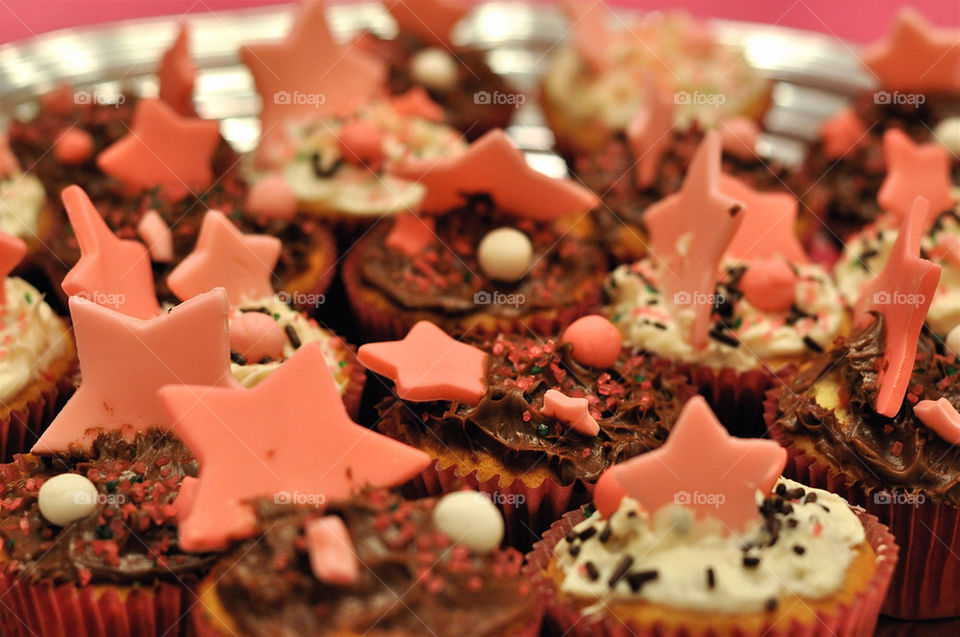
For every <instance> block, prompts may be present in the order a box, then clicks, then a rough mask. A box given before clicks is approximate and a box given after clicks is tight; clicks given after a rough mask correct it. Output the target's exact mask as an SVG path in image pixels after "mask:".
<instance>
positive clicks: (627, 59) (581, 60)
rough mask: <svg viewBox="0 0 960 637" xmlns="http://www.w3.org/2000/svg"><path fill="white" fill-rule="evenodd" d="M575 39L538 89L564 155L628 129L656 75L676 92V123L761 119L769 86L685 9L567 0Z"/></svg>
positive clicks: (554, 57)
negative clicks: (633, 15) (644, 9)
mask: <svg viewBox="0 0 960 637" xmlns="http://www.w3.org/2000/svg"><path fill="white" fill-rule="evenodd" d="M564 7H565V9H566V12H567V16H568V18H569V21H570V23H571V25H570V33H571V38H570V42H569V43H567V44H561V45H560V46H559V47H557V48H556V49H555V50H554V51H553V52H552V53H551V56H550V59H549V60H548V63H547V68H546V70H545V71H544V75H543V80H542V82H541V87H540V98H541V99H540V101H541V104H542V106H543V110H544V115H545V116H546V118H547V123H548V125H549V126H550V128H551V129H552V130H553V133H554V136H555V137H556V143H557V147H558V149H559V150H560V151H561V152H562V153H564V154H576V153H588V152H592V151H596V150H598V149H600V148H601V147H602V146H603V144H604V143H605V142H606V141H607V140H608V139H610V138H611V137H613V136H614V135H616V134H617V133H619V132H623V131H625V130H626V129H627V127H628V125H629V123H630V120H631V119H632V118H633V116H634V114H635V113H636V112H637V109H638V108H640V107H641V106H642V105H643V103H644V102H645V101H649V99H650V97H649V95H647V94H646V89H645V85H644V83H643V81H642V80H643V78H644V77H645V76H646V75H648V74H653V76H654V77H655V78H656V81H657V82H658V83H660V84H662V85H663V87H664V88H665V89H666V90H667V92H668V93H670V94H672V95H673V101H674V103H675V104H677V106H678V108H677V110H676V112H675V114H674V117H675V121H676V122H677V123H678V124H680V125H681V128H686V127H687V126H688V125H689V124H690V123H691V122H693V121H696V122H698V123H699V124H700V126H701V127H702V128H705V129H709V128H714V127H715V126H717V124H718V123H719V122H721V121H723V120H726V119H731V118H733V117H736V116H746V117H750V118H755V119H759V117H760V116H761V115H762V113H763V112H764V111H765V110H766V106H767V102H768V94H769V90H770V83H769V81H768V80H767V79H765V78H763V77H762V76H761V75H760V73H759V72H758V71H757V70H756V69H754V68H752V67H751V66H750V65H749V64H748V63H747V61H746V58H745V57H744V56H743V53H742V51H740V50H739V49H738V48H737V47H731V46H728V45H724V44H720V43H719V42H717V41H716V39H715V37H714V34H713V33H712V28H711V26H710V25H709V24H707V23H706V22H704V21H702V20H699V19H697V18H694V17H692V16H690V15H687V14H685V13H682V12H671V13H657V12H651V13H647V14H644V15H643V16H641V17H640V18H639V19H632V20H631V19H628V21H627V22H626V23H625V22H624V18H623V16H620V15H616V14H614V13H613V11H612V10H611V9H610V8H609V7H607V6H606V5H604V4H603V3H592V4H588V3H581V2H565V3H564Z"/></svg>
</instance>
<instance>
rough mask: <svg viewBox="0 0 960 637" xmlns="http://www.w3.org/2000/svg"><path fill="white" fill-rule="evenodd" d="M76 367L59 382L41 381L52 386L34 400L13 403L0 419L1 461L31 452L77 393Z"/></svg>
mask: <svg viewBox="0 0 960 637" xmlns="http://www.w3.org/2000/svg"><path fill="white" fill-rule="evenodd" d="M74 367H75V364H74V365H73V366H71V368H70V369H69V370H68V372H67V373H66V374H64V376H63V378H61V379H59V381H56V382H55V381H46V380H42V381H38V382H44V383H49V386H47V387H44V389H43V391H41V392H39V393H38V395H36V396H35V397H33V399H31V400H28V401H26V402H23V404H20V405H16V406H14V405H11V406H10V411H9V413H8V414H7V417H6V419H5V420H4V421H3V422H0V462H3V463H7V462H10V461H11V460H12V459H13V456H14V454H18V453H26V452H28V451H29V450H30V447H32V446H33V443H35V442H36V441H37V439H39V438H40V435H41V434H42V433H43V432H44V431H45V430H46V428H47V427H48V426H49V425H50V423H51V422H53V419H54V417H56V415H57V413H58V412H59V411H60V407H62V406H63V403H65V402H66V400H67V398H69V397H70V395H71V394H73V390H74V387H73V368H74Z"/></svg>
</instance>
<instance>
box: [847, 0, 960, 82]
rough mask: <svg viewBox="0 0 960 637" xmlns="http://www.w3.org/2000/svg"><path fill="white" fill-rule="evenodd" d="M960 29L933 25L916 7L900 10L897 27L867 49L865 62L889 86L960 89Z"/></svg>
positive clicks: (894, 26) (864, 56) (864, 55)
mask: <svg viewBox="0 0 960 637" xmlns="http://www.w3.org/2000/svg"><path fill="white" fill-rule="evenodd" d="M958 36H960V32H958V31H956V30H954V29H938V28H935V27H933V26H931V25H930V23H929V22H927V21H926V20H925V19H924V18H923V16H921V15H920V13H919V12H918V11H917V10H916V9H913V8H912V7H903V8H901V9H900V11H899V12H898V13H897V21H896V23H895V24H894V25H893V29H892V30H891V31H890V32H889V33H888V34H887V35H886V37H885V38H884V39H882V40H880V41H877V42H874V43H873V44H871V45H870V46H868V47H867V48H866V49H865V50H864V52H863V56H862V59H863V63H864V65H866V66H867V68H869V69H870V70H871V71H873V73H874V74H876V76H877V77H878V78H880V83H881V85H882V86H883V88H885V89H890V90H897V91H921V92H927V91H929V92H934V93H936V92H943V93H949V92H953V91H958V90H960V44H958V41H957V40H958Z"/></svg>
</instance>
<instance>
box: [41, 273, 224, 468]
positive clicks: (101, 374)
mask: <svg viewBox="0 0 960 637" xmlns="http://www.w3.org/2000/svg"><path fill="white" fill-rule="evenodd" d="M228 312H229V306H228V305H227V296H226V294H225V293H224V292H223V290H215V291H213V292H210V293H208V294H204V295H203V296H200V297H197V298H195V299H191V300H190V301H187V302H186V303H182V304H181V305H178V306H177V307H175V308H173V310H171V311H170V312H168V313H165V314H161V315H160V316H157V317H154V318H151V319H149V320H139V319H135V318H131V317H129V316H125V315H123V314H120V313H119V312H114V311H113V310H109V309H107V308H105V307H101V306H99V305H97V304H95V303H92V302H90V301H86V300H84V299H82V298H79V297H73V298H71V299H70V315H71V317H72V319H73V329H74V334H75V336H76V339H77V356H78V358H79V359H80V372H81V374H82V380H81V383H80V387H79V388H78V389H77V391H76V393H75V394H74V395H73V396H72V397H71V398H70V400H68V401H67V404H66V405H65V406H64V407H63V410H62V411H61V412H60V413H59V414H58V415H57V417H56V419H54V421H53V423H52V424H51V425H50V427H49V428H48V429H47V430H46V431H45V432H44V433H43V435H42V436H41V437H40V440H38V441H37V443H36V444H35V445H34V446H33V449H32V450H31V452H32V453H59V452H67V451H69V450H71V449H72V448H78V449H80V450H86V451H89V450H90V448H91V443H92V442H93V440H94V438H96V436H97V434H98V433H100V432H102V431H114V430H116V431H121V432H122V433H123V435H124V437H126V438H127V439H128V440H132V439H133V437H134V436H135V434H136V433H137V432H140V431H145V430H147V429H148V428H150V427H161V428H168V427H169V425H170V421H169V420H168V418H167V417H166V413H165V412H164V410H163V409H162V407H161V404H160V401H159V399H158V398H157V390H158V389H159V388H160V387H163V386H164V385H172V384H177V383H189V384H192V385H207V386H215V385H220V386H223V385H231V384H232V383H233V380H232V378H233V377H232V376H231V374H230V344H229V337H228V333H227V315H228Z"/></svg>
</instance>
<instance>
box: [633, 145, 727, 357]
mask: <svg viewBox="0 0 960 637" xmlns="http://www.w3.org/2000/svg"><path fill="white" fill-rule="evenodd" d="M720 153H721V141H720V133H718V132H716V131H710V132H709V133H707V135H706V137H705V138H704V140H703V141H702V142H701V143H700V147H699V148H697V152H696V154H695V155H694V157H693V161H692V162H691V163H690V168H689V170H688V171H687V176H686V178H685V179H684V180H683V186H682V187H681V188H680V191H679V192H677V193H675V194H672V195H670V196H668V197H666V198H665V199H663V200H662V201H659V202H657V203H655V204H653V205H652V206H650V207H649V208H648V209H647V211H646V213H645V214H644V222H645V223H646V226H647V230H648V232H649V233H650V245H651V250H652V251H653V254H654V256H655V257H656V259H657V260H658V261H659V264H658V265H659V267H660V268H661V269H662V272H663V275H662V276H661V278H660V281H661V285H662V288H663V292H664V293H665V295H666V300H667V302H668V303H669V304H670V306H671V307H672V308H674V310H678V309H686V308H691V309H693V312H694V320H693V323H692V324H691V326H690V343H691V344H692V345H693V346H694V347H698V348H702V347H705V346H706V344H707V331H708V328H709V324H710V314H711V312H712V310H713V295H714V292H715V289H716V286H717V278H718V277H719V275H720V259H721V258H722V257H723V254H724V252H726V250H727V247H728V246H729V245H730V242H731V240H732V239H733V237H734V235H735V234H736V232H737V229H738V228H739V227H740V224H741V222H742V221H743V218H744V216H745V215H744V214H743V206H742V205H741V204H740V203H739V202H737V200H735V199H733V198H731V197H728V196H727V195H726V194H724V193H723V192H722V190H721V188H720Z"/></svg>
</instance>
